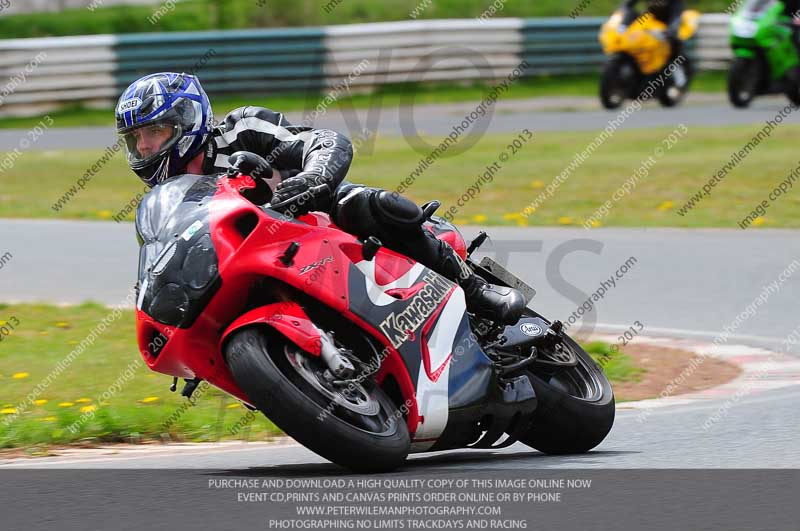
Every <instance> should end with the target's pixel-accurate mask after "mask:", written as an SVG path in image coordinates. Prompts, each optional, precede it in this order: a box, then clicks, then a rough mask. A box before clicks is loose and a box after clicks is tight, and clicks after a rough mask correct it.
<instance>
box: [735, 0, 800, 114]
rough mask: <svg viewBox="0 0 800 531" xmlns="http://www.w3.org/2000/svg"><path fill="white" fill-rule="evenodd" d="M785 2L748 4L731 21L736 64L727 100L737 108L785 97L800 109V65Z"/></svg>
mask: <svg viewBox="0 0 800 531" xmlns="http://www.w3.org/2000/svg"><path fill="white" fill-rule="evenodd" d="M783 9H784V6H783V2H780V1H777V0H748V1H747V2H745V3H744V4H743V5H742V6H741V7H740V8H739V9H738V10H737V11H736V13H735V14H734V15H733V17H732V18H731V27H730V33H731V46H732V47H733V54H734V60H733V63H732V64H731V69H730V72H728V97H729V98H730V100H731V103H732V104H733V105H734V106H735V107H740V108H743V107H747V106H748V105H750V102H751V101H753V98H754V97H755V96H757V95H760V94H780V93H784V94H786V96H787V97H788V98H789V99H790V100H791V101H792V103H794V104H795V105H800V86H799V85H798V77H797V75H796V69H797V67H798V64H800V58H799V57H798V53H797V49H796V48H795V45H794V42H793V37H792V28H791V23H792V21H791V19H790V18H789V17H787V16H786V15H784V13H783Z"/></svg>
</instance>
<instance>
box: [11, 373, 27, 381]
mask: <svg viewBox="0 0 800 531" xmlns="http://www.w3.org/2000/svg"><path fill="white" fill-rule="evenodd" d="M28 376H30V373H27V372H15V373H14V374H12V375H11V377H12V378H14V379H15V380H22V379H24V378H27V377H28Z"/></svg>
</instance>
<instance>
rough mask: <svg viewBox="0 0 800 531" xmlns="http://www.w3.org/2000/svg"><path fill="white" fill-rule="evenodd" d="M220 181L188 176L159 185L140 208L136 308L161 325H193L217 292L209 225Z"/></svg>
mask: <svg viewBox="0 0 800 531" xmlns="http://www.w3.org/2000/svg"><path fill="white" fill-rule="evenodd" d="M216 181H217V178H216V177H215V176H201V175H184V176H182V177H180V178H175V179H171V180H169V181H167V182H164V183H162V184H159V185H157V186H155V187H154V188H153V189H152V190H151V191H150V192H149V193H148V194H147V195H145V197H144V198H143V199H142V201H141V203H140V204H139V207H138V211H137V215H136V230H137V234H138V236H139V238H140V240H141V243H142V247H141V250H140V253H139V297H138V300H137V307H138V308H139V309H141V310H143V311H144V312H145V313H147V314H148V315H150V316H152V317H153V318H154V319H155V320H157V321H158V322H160V323H162V324H165V325H169V326H177V327H181V328H187V327H189V326H191V324H192V323H193V322H194V320H195V319H196V318H197V316H198V314H199V313H200V312H201V311H202V310H203V308H204V307H205V303H206V302H207V301H208V300H209V299H210V298H211V297H212V296H213V294H214V292H215V291H216V289H217V288H218V287H219V274H218V269H219V268H218V261H217V254H216V250H215V248H214V243H213V241H212V238H211V235H210V220H209V217H210V216H209V204H210V202H211V198H212V197H213V196H214V194H215V193H216V190H217V184H216Z"/></svg>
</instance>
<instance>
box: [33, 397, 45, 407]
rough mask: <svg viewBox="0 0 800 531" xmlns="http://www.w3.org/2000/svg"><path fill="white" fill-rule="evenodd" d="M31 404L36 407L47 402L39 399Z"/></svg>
mask: <svg viewBox="0 0 800 531" xmlns="http://www.w3.org/2000/svg"><path fill="white" fill-rule="evenodd" d="M33 403H34V404H35V405H37V406H43V405H45V404H46V403H47V400H45V399H44V398H40V399H39V400H34V401H33Z"/></svg>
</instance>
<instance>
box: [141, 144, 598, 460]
mask: <svg viewBox="0 0 800 531" xmlns="http://www.w3.org/2000/svg"><path fill="white" fill-rule="evenodd" d="M235 155H236V154H235ZM235 155H234V156H235ZM245 158H247V159H248V160H253V159H258V160H260V161H263V159H260V158H259V157H257V156H249V157H242V158H240V159H239V160H238V163H236V164H234V168H233V169H232V170H231V171H229V172H228V173H227V174H222V175H215V176H199V175H183V176H180V177H176V178H173V179H171V180H169V181H167V182H164V183H162V184H160V185H158V186H156V187H154V188H153V189H152V190H151V191H150V192H149V193H148V194H147V195H146V196H145V198H144V199H143V200H142V202H141V204H140V205H139V209H138V211H137V215H136V229H137V232H138V235H139V238H140V243H141V250H140V257H139V284H138V288H139V293H138V300H137V311H136V316H137V334H138V341H139V347H140V350H141V352H142V356H143V357H144V359H145V361H146V362H147V365H148V366H149V367H150V368H151V369H152V370H154V371H158V372H160V373H164V374H168V375H171V376H174V377H175V383H173V387H172V389H173V390H174V389H175V384H176V383H177V378H183V379H185V380H186V385H185V387H184V389H183V394H184V395H185V396H191V393H192V392H193V391H194V389H195V388H196V387H197V385H198V384H199V383H200V382H202V381H203V380H206V381H208V382H209V383H210V384H212V385H214V386H216V387H218V388H219V389H221V390H223V391H225V392H227V393H229V394H231V395H233V396H235V397H236V398H238V399H239V400H241V401H242V402H243V403H244V404H245V405H246V406H247V407H249V408H251V409H258V410H260V411H262V412H263V413H264V414H265V415H266V416H267V417H268V418H269V419H271V420H272V421H273V422H274V423H275V424H276V425H277V426H278V427H280V428H281V429H282V430H284V431H285V432H286V433H287V434H288V435H290V436H292V437H293V438H295V439H296V440H297V441H298V442H300V443H301V444H303V445H304V446H306V447H307V448H309V449H311V450H312V451H314V452H316V453H318V454H319V455H321V456H323V457H325V458H326V459H329V460H330V461H333V462H334V463H338V464H339V465H342V466H344V467H347V468H350V469H354V470H359V471H385V470H391V469H393V468H396V467H398V466H400V465H402V464H403V462H404V461H405V459H406V457H407V456H408V454H409V453H411V452H431V451H438V450H446V449H452V448H483V449H486V448H501V447H505V446H508V445H510V444H512V443H514V442H516V441H521V442H523V443H525V444H527V445H529V446H531V447H533V448H535V449H537V450H540V451H542V452H546V453H553V454H565V453H581V452H586V451H589V450H590V449H592V448H594V447H595V446H596V445H598V444H599V443H600V442H601V441H602V440H603V439H604V438H605V436H606V435H607V434H608V432H609V430H610V429H611V426H612V424H613V422H614V396H613V392H612V390H611V386H610V384H609V382H608V380H607V378H606V377H605V375H604V374H603V371H602V369H601V368H600V366H599V365H598V364H597V363H595V362H594V361H593V360H592V359H591V358H590V357H589V356H588V355H587V354H586V353H585V352H584V350H583V349H582V348H581V347H580V346H579V345H578V344H577V343H576V342H575V341H573V340H572V339H571V338H570V337H568V336H567V335H566V334H565V333H564V332H563V330H562V326H561V323H560V322H558V321H555V322H550V321H548V320H546V319H545V318H543V317H542V316H541V315H539V314H538V313H536V312H534V311H532V310H526V312H525V315H524V316H523V317H522V318H521V319H520V320H519V322H518V323H516V324H514V325H511V326H505V325H498V324H496V323H493V322H491V321H488V320H486V319H484V318H480V317H476V316H474V315H472V314H470V313H469V312H468V311H467V309H466V305H465V302H464V293H463V291H462V290H461V288H460V287H458V286H457V285H456V284H455V283H453V282H451V281H449V280H447V279H446V278H444V277H442V276H440V275H438V274H437V273H435V272H433V271H432V270H430V269H428V268H426V267H425V266H423V265H422V264H420V263H417V262H415V261H413V260H411V259H409V258H407V257H405V256H402V255H400V254H398V253H395V252H393V251H391V250H389V249H387V248H385V247H382V246H381V243H380V242H379V241H378V240H376V239H375V238H369V239H367V240H365V241H359V240H358V239H357V238H356V237H355V236H353V235H351V234H348V233H346V232H343V231H341V230H339V229H338V228H337V227H336V226H334V225H333V224H332V223H331V221H330V219H329V217H328V216H327V215H325V214H321V213H316V212H315V213H311V214H307V215H304V216H300V217H299V218H298V219H291V218H289V217H287V216H285V215H282V214H280V213H278V212H277V211H276V210H274V209H272V208H271V207H270V205H269V204H267V205H265V206H259V205H260V204H261V203H263V202H264V190H262V189H261V186H262V184H263V181H262V180H261V179H253V178H251V177H250V175H251V174H255V170H254V169H253V168H254V166H253V165H250V166H249V167H248V166H247V164H246V163H245ZM263 163H264V164H266V162H265V161H263ZM270 171H271V170H270ZM257 182H258V185H257ZM321 188H324V186H323V187H318V188H317V189H312V191H311V193H320V192H321V191H322V190H321ZM299 200H300V201H302V199H299ZM434 209H435V206H433V205H429V206H428V207H427V208H426V209H425V212H426V215H427V216H428V221H426V226H427V228H428V229H429V230H431V231H433V232H434V234H436V235H437V236H438V237H439V238H442V239H444V240H446V241H447V242H448V243H449V244H450V245H452V246H453V248H454V249H455V250H456V251H457V252H458V253H459V254H460V255H461V256H462V257H463V258H465V259H467V260H468V262H469V263H470V265H471V266H472V267H473V268H474V269H475V270H476V271H477V272H478V274H480V275H481V276H483V277H485V278H486V279H487V280H488V281H489V282H491V283H494V284H502V285H508V286H512V287H515V288H517V289H520V290H521V291H522V292H523V293H524V294H525V295H526V297H527V298H528V301H530V298H532V297H533V294H534V291H533V290H532V289H531V288H529V287H528V286H526V285H525V284H524V283H523V282H521V281H520V280H518V279H517V278H516V277H514V276H513V275H511V274H510V273H508V272H507V271H506V270H505V269H504V268H502V267H501V266H500V265H499V264H497V263H495V262H494V261H492V260H490V259H488V258H484V259H483V261H482V262H481V263H480V264H476V263H473V262H472V261H470V260H469V258H468V255H470V254H471V253H472V251H473V250H474V249H475V248H477V247H478V246H479V245H480V243H482V241H483V239H485V234H481V236H479V238H478V239H476V241H474V242H473V243H472V244H471V245H470V248H469V249H467V248H466V245H465V243H464V240H463V238H462V236H461V235H460V234H459V232H458V231H457V230H456V228H455V227H454V226H453V225H450V224H449V223H447V222H446V221H444V220H443V219H441V218H438V217H435V216H433V215H432V213H433V210H434Z"/></svg>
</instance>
